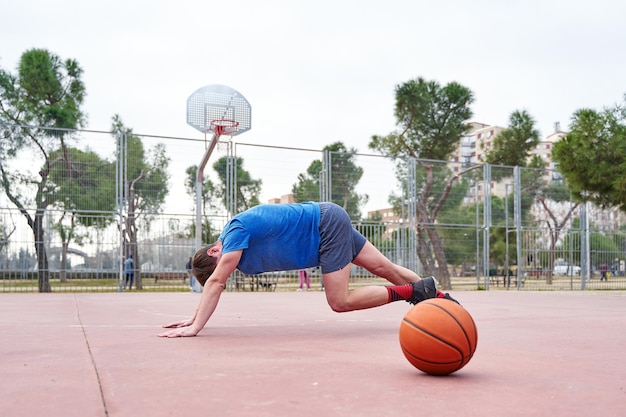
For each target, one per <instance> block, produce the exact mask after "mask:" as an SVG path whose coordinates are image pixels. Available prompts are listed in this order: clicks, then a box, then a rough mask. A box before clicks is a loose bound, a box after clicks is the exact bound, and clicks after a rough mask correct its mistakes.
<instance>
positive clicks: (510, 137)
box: [486, 110, 539, 167]
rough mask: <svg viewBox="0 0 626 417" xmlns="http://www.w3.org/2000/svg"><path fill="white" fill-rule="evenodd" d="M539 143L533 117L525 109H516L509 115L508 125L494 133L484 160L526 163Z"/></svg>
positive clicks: (523, 164) (491, 162) (489, 162)
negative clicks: (491, 143)
mask: <svg viewBox="0 0 626 417" xmlns="http://www.w3.org/2000/svg"><path fill="white" fill-rule="evenodd" d="M538 143H539V130H537V129H536V128H535V119H533V117H532V116H531V115H530V114H529V113H528V112H527V111H526V110H521V111H520V110H516V111H514V112H513V113H511V116H509V126H508V128H506V129H504V130H503V131H501V132H500V133H498V134H497V135H496V137H495V138H494V139H493V145H492V146H491V148H490V149H489V151H488V152H487V153H486V162H487V163H488V164H492V165H506V166H510V167H513V166H521V167H524V166H526V165H527V161H528V156H529V155H530V152H531V151H532V150H533V149H535V147H536V146H537V144H538Z"/></svg>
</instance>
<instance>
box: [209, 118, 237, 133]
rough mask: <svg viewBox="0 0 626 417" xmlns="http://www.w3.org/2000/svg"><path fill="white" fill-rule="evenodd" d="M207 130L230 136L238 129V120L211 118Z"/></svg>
mask: <svg viewBox="0 0 626 417" xmlns="http://www.w3.org/2000/svg"><path fill="white" fill-rule="evenodd" d="M209 130H210V131H212V132H214V133H215V134H216V135H217V136H222V135H230V136H232V134H233V133H236V132H237V131H238V130H239V122H238V121H236V120H230V119H219V120H212V121H211V126H210V127H209Z"/></svg>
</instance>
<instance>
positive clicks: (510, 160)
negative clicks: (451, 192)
mask: <svg viewBox="0 0 626 417" xmlns="http://www.w3.org/2000/svg"><path fill="white" fill-rule="evenodd" d="M538 143H539V131H538V130H537V129H536V128H535V120H534V119H533V118H532V116H531V115H530V114H529V113H528V112H526V111H514V112H513V113H512V114H511V116H510V119H509V126H508V128H507V129H505V130H503V131H502V132H500V133H499V134H498V135H497V136H496V137H495V138H494V143H493V147H492V148H491V149H490V150H489V151H488V152H487V155H486V161H487V163H490V164H496V165H508V166H511V167H512V166H520V167H526V168H527V169H524V170H523V171H522V179H521V182H522V184H521V193H522V202H523V205H524V206H527V207H528V208H530V204H526V203H527V202H528V201H529V200H530V202H531V204H532V201H535V202H536V203H537V204H538V205H539V207H540V208H541V210H543V212H544V213H546V216H545V217H546V219H547V220H546V221H545V224H546V226H547V228H548V237H549V247H548V258H547V265H546V267H547V274H546V282H547V283H548V284H551V283H552V270H553V267H554V261H555V259H554V251H555V248H556V244H557V242H558V241H559V239H560V237H561V232H562V231H563V230H564V228H565V226H566V225H567V223H568V222H569V221H570V219H571V217H572V215H573V213H574V211H575V210H576V208H577V207H578V204H569V202H570V201H569V200H570V196H571V193H570V191H569V190H568V189H567V187H566V186H565V184H563V183H560V182H552V183H550V184H544V183H543V179H542V176H543V172H544V171H545V163H544V162H543V161H542V160H541V158H539V157H537V156H531V152H532V151H533V149H534V148H535V147H536V146H537V144H538ZM492 172H494V173H497V174H495V175H492V178H493V179H494V180H496V181H498V180H502V179H503V178H506V177H510V175H511V174H512V171H511V170H493V171H492ZM550 201H555V202H557V203H563V204H562V205H561V206H564V205H566V204H567V211H565V215H557V213H556V211H555V209H554V208H552V207H551V205H550ZM560 211H562V210H559V212H560ZM524 212H525V213H529V211H528V210H524ZM540 226H542V225H540Z"/></svg>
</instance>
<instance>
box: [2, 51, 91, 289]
mask: <svg viewBox="0 0 626 417" xmlns="http://www.w3.org/2000/svg"><path fill="white" fill-rule="evenodd" d="M82 72H83V71H82V69H81V68H80V66H79V65H78V62H77V61H75V60H72V59H66V60H64V61H63V60H61V58H59V57H58V56H57V55H55V54H53V53H51V52H49V51H47V50H44V49H30V50H28V51H26V52H24V53H23V54H22V56H21V58H20V62H19V65H18V68H17V73H16V74H11V73H10V72H7V71H6V70H4V69H0V122H1V123H2V124H3V125H4V126H3V129H2V135H1V136H0V174H1V175H2V178H1V181H2V187H3V189H4V192H5V194H6V195H7V197H8V199H9V200H10V201H11V203H12V204H14V205H15V206H16V207H17V208H18V209H19V211H20V213H22V215H23V216H24V218H25V219H26V222H27V223H28V226H29V227H30V229H31V230H32V232H33V237H34V242H35V253H36V255H37V267H38V287H39V291H40V292H50V291H51V287H50V276H49V271H48V256H47V253H46V248H45V244H44V234H45V230H44V222H43V220H44V215H45V212H46V209H47V208H48V206H49V204H50V201H49V200H48V198H47V196H48V190H49V188H48V176H49V174H50V171H51V169H52V168H53V164H54V161H51V160H50V153H51V152H53V151H54V150H57V149H65V148H67V146H68V144H67V141H68V140H69V139H70V137H71V131H70V130H69V129H76V128H79V127H82V126H84V124H85V115H84V113H83V111H82V110H81V109H80V106H81V105H82V103H83V100H84V97H85V87H84V85H83V82H82V80H81V76H82ZM27 125H32V126H35V127H28V126H27ZM24 155H28V156H30V157H31V158H36V159H38V160H40V161H42V162H43V164H42V165H43V167H42V169H40V170H39V171H38V172H37V173H36V174H32V173H29V172H27V171H26V170H23V169H19V168H18V169H15V168H14V165H11V161H13V160H16V158H19V157H20V156H24ZM29 207H35V210H34V213H32V212H31V211H29Z"/></svg>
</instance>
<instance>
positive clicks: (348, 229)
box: [319, 203, 367, 274]
mask: <svg viewBox="0 0 626 417" xmlns="http://www.w3.org/2000/svg"><path fill="white" fill-rule="evenodd" d="M319 231H320V251H319V257H320V267H321V268H322V274H328V273H330V272H335V271H339V270H340V269H342V268H343V267H345V266H346V265H348V264H349V263H350V262H352V261H353V260H354V258H356V257H357V255H358V254H359V252H361V249H363V246H365V243H366V242H367V239H365V237H364V236H363V235H362V234H361V233H359V232H358V231H357V230H356V229H355V228H354V227H352V224H351V223H350V217H349V216H348V213H346V211H345V210H344V209H342V208H341V207H339V206H338V205H336V204H334V203H320V225H319Z"/></svg>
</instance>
